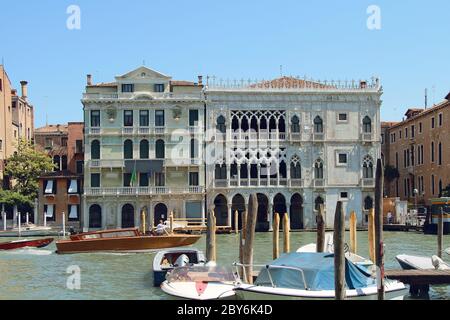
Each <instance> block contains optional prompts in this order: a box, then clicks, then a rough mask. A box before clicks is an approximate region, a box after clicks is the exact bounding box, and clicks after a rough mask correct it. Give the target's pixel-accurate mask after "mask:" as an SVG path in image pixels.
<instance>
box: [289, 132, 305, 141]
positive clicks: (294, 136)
mask: <svg viewBox="0 0 450 320" xmlns="http://www.w3.org/2000/svg"><path fill="white" fill-rule="evenodd" d="M290 139H291V141H300V140H302V135H301V133H300V132H291V133H290Z"/></svg>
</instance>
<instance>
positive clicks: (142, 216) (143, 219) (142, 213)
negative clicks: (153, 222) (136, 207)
mask: <svg viewBox="0 0 450 320" xmlns="http://www.w3.org/2000/svg"><path fill="white" fill-rule="evenodd" d="M141 223H142V233H143V234H144V235H145V233H146V232H147V230H146V228H145V209H142V211H141Z"/></svg>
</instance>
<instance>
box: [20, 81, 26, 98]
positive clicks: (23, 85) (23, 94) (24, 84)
mask: <svg viewBox="0 0 450 320" xmlns="http://www.w3.org/2000/svg"><path fill="white" fill-rule="evenodd" d="M20 85H21V86H22V98H23V99H25V100H27V98H28V82H27V81H20Z"/></svg>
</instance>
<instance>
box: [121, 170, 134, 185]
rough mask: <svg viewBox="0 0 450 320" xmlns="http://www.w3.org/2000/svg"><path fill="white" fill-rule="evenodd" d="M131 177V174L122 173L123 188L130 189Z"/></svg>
mask: <svg viewBox="0 0 450 320" xmlns="http://www.w3.org/2000/svg"><path fill="white" fill-rule="evenodd" d="M131 177H132V174H131V173H124V174H123V186H124V187H131V186H132V185H131Z"/></svg>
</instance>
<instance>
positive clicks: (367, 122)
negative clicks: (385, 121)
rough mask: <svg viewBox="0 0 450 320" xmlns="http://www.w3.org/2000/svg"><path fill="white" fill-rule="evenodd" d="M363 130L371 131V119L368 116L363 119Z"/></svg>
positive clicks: (365, 131)
mask: <svg viewBox="0 0 450 320" xmlns="http://www.w3.org/2000/svg"><path fill="white" fill-rule="evenodd" d="M363 130H364V133H372V120H371V119H370V117H369V116H366V117H365V118H364V119H363Z"/></svg>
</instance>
